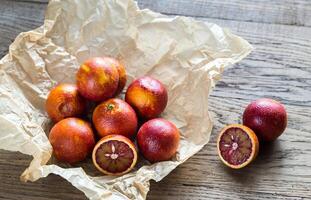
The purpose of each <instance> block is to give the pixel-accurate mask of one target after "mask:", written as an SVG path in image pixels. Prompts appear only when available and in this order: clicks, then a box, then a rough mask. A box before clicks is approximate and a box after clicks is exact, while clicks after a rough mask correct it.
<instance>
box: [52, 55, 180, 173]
mask: <svg viewBox="0 0 311 200" xmlns="http://www.w3.org/2000/svg"><path fill="white" fill-rule="evenodd" d="M126 80H127V79H126V71H125V67H124V66H123V65H122V64H121V63H120V62H119V61H118V60H116V59H113V58H110V57H94V58H90V59H88V60H86V61H85V62H84V63H83V64H82V65H81V66H80V68H79V70H78V72H77V74H76V84H59V85H57V86H56V87H55V88H53V89H52V90H51V91H50V93H49V95H48V97H47V101H46V111H47V114H48V115H49V117H50V118H51V119H52V120H53V121H54V122H55V125H54V126H53V127H52V129H51V131H50V134H49V140H50V142H51V145H52V147H53V152H54V156H55V157H56V158H57V159H58V160H60V161H63V162H67V163H70V164H73V163H77V162H80V161H82V160H84V159H85V158H86V157H87V156H88V155H90V154H91V153H92V160H93V163H94V166H95V167H96V168H97V169H98V170H99V171H101V172H103V173H104V174H107V175H122V174H125V173H127V172H129V171H131V169H133V167H134V166H135V164H136V162H137V159H138V153H137V149H139V150H140V152H141V154H142V155H143V156H144V157H145V158H146V159H147V160H149V161H150V162H159V161H165V160H169V159H171V158H172V157H173V156H174V155H175V154H176V151H177V149H178V146H179V140H180V135H179V131H178V129H177V128H176V126H175V125H174V124H173V123H171V122H169V121H167V120H165V119H163V118H159V115H160V114H161V113H162V112H163V111H164V109H165V107H166V104H167V101H168V94H167V90H166V88H165V86H164V85H163V84H162V83H161V82H160V81H159V80H156V79H154V78H152V77H149V76H144V77H140V78H138V79H136V80H134V81H133V82H132V83H131V84H130V85H129V87H128V88H127V91H126V94H125V100H122V99H120V98H116V96H117V95H118V94H120V92H121V91H122V90H123V88H124V87H125V85H126ZM89 102H93V104H94V103H95V104H96V108H95V109H94V111H93V112H92V119H91V120H87V119H88V118H87V117H86V115H87V113H89V112H90V111H88V110H87V108H88V107H90V106H88V104H89ZM143 122H144V123H143ZM139 124H142V126H141V127H139ZM136 138H137V145H138V147H136V146H135V144H134V140H135V139H136ZM96 140H98V141H97V142H96Z"/></svg>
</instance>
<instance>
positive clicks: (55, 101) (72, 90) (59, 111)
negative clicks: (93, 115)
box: [45, 84, 86, 122]
mask: <svg viewBox="0 0 311 200" xmlns="http://www.w3.org/2000/svg"><path fill="white" fill-rule="evenodd" d="M85 108H86V101H85V99H83V97H82V96H81V95H80V94H79V93H78V88H77V86H75V85H73V84H60V85H58V86H56V87H55V88H53V89H52V90H51V91H50V93H49V95H48V98H47V100H46V103H45V109H46V112H47V113H48V115H49V117H50V118H51V119H52V120H53V121H54V122H58V121H60V120H62V119H64V118H67V117H78V116H80V115H82V114H83V113H84V111H85Z"/></svg>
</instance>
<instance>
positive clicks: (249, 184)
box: [0, 0, 311, 200]
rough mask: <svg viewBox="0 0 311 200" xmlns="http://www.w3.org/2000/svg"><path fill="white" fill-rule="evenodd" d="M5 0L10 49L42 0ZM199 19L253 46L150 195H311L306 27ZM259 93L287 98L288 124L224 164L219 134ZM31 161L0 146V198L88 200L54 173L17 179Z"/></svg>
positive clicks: (1, 24) (2, 11) (3, 22)
mask: <svg viewBox="0 0 311 200" xmlns="http://www.w3.org/2000/svg"><path fill="white" fill-rule="evenodd" d="M32 1H33V0H32ZM158 1H161V0H158ZM171 1H174V0H171ZM171 1H167V2H171ZM10 2H11V1H10V0H6V1H4V0H0V5H1V6H0V35H1V37H0V49H1V48H3V49H7V47H8V45H9V43H10V42H9V41H6V40H12V39H14V38H15V36H16V35H17V34H18V32H20V31H26V30H30V29H33V28H35V27H37V26H39V25H40V24H41V23H42V20H43V9H44V7H45V5H44V4H33V3H29V2H25V1H23V2H15V3H14V4H11V3H10ZM146 2H148V1H146ZM150 2H151V1H150ZM181 2H183V1H181ZM194 2H197V1H194ZM299 2H303V1H299ZM306 2H307V1H306ZM4 3H6V4H4ZM272 4H273V2H272ZM3 5H5V6H6V7H3ZM10 9H11V10H10ZM161 9H163V10H164V9H165V8H161ZM23 10H26V11H23ZM199 19H200V20H204V21H209V22H215V23H217V24H219V25H222V26H225V27H228V28H230V29H232V31H233V32H234V33H236V34H238V35H241V36H243V37H244V38H246V39H248V40H249V41H250V42H251V43H252V44H253V45H254V47H255V48H256V49H255V50H254V52H253V53H252V54H251V55H250V56H249V57H248V58H247V59H245V60H244V61H242V62H241V63H239V64H237V65H235V66H234V67H233V68H231V69H228V70H226V71H225V73H224V76H223V79H222V81H220V82H219V83H218V85H217V87H216V89H215V91H214V92H213V93H212V95H211V97H210V102H209V106H210V110H211V115H212V116H213V117H214V122H215V128H214V130H213V133H212V136H211V142H210V143H209V144H208V145H207V146H206V147H204V148H203V149H202V150H201V151H200V152H199V153H198V154H196V155H195V156H193V157H192V158H190V159H189V160H188V161H187V162H186V163H184V164H183V165H181V166H180V167H178V168H177V169H176V170H174V171H173V172H172V174H170V175H169V176H168V177H166V178H165V179H164V180H163V181H161V182H159V183H154V182H152V184H151V191H150V193H149V195H148V199H155V200H158V199H303V198H305V199H310V198H311V192H310V191H311V171H310V167H311V162H310V160H311V154H310V152H311V146H310V142H311V137H310V132H311V126H310V117H311V109H310V107H311V102H310V96H311V93H310V86H311V68H310V63H311V56H310V55H311V38H310V35H311V28H309V27H298V26H286V25H273V24H263V23H251V22H239V21H231V20H217V19H207V18H199ZM4 33H5V37H3V34H4ZM3 38H5V39H3ZM4 42H7V43H4ZM263 96H266V97H273V98H276V99H278V100H281V101H282V102H283V103H285V105H286V107H287V110H288V112H289V124H288V129H287V130H286V132H285V134H284V135H282V136H281V137H280V138H279V139H278V141H277V142H275V143H274V144H271V145H266V146H262V147H261V152H260V155H259V157H258V159H257V160H256V161H255V162H254V163H253V164H252V165H251V166H249V167H247V168H245V169H242V170H238V171H233V170H230V169H227V168H226V167H224V166H223V165H222V164H221V162H220V161H219V159H218V156H217V152H216V144H215V141H216V137H217V133H218V131H219V130H220V129H221V128H222V127H223V126H224V125H225V124H229V123H236V122H240V116H241V114H242V112H243V107H245V105H246V104H247V103H248V102H249V101H251V100H253V99H256V98H259V97H263ZM30 160H31V158H30V157H27V156H25V155H22V154H18V153H12V152H5V151H0V180H1V181H0V188H1V189H0V199H14V200H15V199H16V200H17V199H34V200H47V199H86V198H85V197H84V195H83V194H82V193H81V192H80V191H78V190H76V189H75V188H74V187H72V186H71V185H70V184H69V183H68V182H66V181H64V180H63V179H61V178H60V177H57V176H49V177H47V178H44V179H41V180H39V181H37V182H35V183H21V182H20V181H19V176H20V174H21V173H22V171H23V170H24V169H25V168H26V167H27V166H28V164H29V162H30Z"/></svg>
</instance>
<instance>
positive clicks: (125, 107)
mask: <svg viewBox="0 0 311 200" xmlns="http://www.w3.org/2000/svg"><path fill="white" fill-rule="evenodd" d="M93 123H94V126H95V128H96V130H97V131H98V134H99V136H100V137H104V136H107V135H111V134H119V135H123V136H125V137H128V138H131V137H133V136H135V134H136V131H137V117H136V113H135V111H134V110H133V108H132V107H131V106H130V105H129V104H128V103H126V102H125V101H123V100H121V99H116V98H113V99H109V100H107V101H105V102H103V103H101V104H99V105H98V106H97V107H96V108H95V110H94V112H93Z"/></svg>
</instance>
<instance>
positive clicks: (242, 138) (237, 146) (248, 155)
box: [217, 124, 259, 169]
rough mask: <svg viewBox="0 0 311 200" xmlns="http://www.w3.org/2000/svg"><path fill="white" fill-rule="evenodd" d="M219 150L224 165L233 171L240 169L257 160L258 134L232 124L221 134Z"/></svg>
mask: <svg viewBox="0 0 311 200" xmlns="http://www.w3.org/2000/svg"><path fill="white" fill-rule="evenodd" d="M217 149H218V154H219V157H220V159H221V160H222V162H223V163H224V164H226V165H227V166H229V167H231V168H233V169H240V168H242V167H245V166H246V165H248V164H249V163H250V162H252V161H253V160H254V159H255V158H256V156H257V154H258V150H259V143H258V139H257V136H256V134H255V133H254V131H252V130H251V129H250V128H248V127H246V126H243V125H240V124H232V125H228V126H226V127H225V128H224V129H223V130H222V131H221V132H220V134H219V137H218V140H217Z"/></svg>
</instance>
